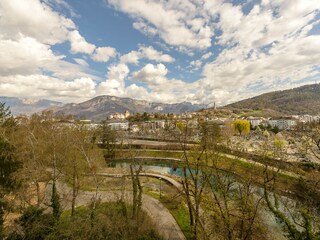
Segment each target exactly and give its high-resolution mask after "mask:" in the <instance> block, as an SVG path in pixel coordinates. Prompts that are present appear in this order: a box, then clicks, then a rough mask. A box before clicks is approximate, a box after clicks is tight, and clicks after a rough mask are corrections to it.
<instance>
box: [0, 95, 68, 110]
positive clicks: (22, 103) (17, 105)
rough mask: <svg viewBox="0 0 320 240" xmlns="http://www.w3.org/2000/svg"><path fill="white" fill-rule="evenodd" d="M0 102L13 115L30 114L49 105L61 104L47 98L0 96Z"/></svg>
mask: <svg viewBox="0 0 320 240" xmlns="http://www.w3.org/2000/svg"><path fill="white" fill-rule="evenodd" d="M0 102H1V103H5V104H6V106H8V107H10V111H11V113H12V114H13V115H20V114H32V113H37V112H41V111H43V110H45V109H48V108H50V107H56V106H62V105H63V104H62V103H61V102H57V101H51V100H47V99H32V98H16V97H4V96H0Z"/></svg>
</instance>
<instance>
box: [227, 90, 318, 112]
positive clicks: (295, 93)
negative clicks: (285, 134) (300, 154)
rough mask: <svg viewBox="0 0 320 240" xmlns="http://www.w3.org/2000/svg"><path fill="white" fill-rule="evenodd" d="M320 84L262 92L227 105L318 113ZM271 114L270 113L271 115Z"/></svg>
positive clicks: (240, 107)
mask: <svg viewBox="0 0 320 240" xmlns="http://www.w3.org/2000/svg"><path fill="white" fill-rule="evenodd" d="M319 106H320V84H312V85H306V86H302V87H298V88H294V89H290V90H284V91H277V92H271V93H266V94H262V95H260V96H257V97H253V98H250V99H246V100H243V101H240V102H236V103H233V104H230V105H228V106H226V108H227V109H234V110H240V111H241V110H243V109H251V111H252V110H259V111H261V110H262V111H265V109H270V110H274V111H276V112H280V113H282V114H288V115H296V114H313V115H315V114H318V113H319V112H320V109H319ZM269 116H270V115H269Z"/></svg>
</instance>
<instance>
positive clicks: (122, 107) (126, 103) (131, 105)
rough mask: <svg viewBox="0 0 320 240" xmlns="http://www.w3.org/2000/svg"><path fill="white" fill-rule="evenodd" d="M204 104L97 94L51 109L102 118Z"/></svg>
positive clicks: (186, 109)
mask: <svg viewBox="0 0 320 240" xmlns="http://www.w3.org/2000/svg"><path fill="white" fill-rule="evenodd" d="M205 107H207V106H206V105H198V104H192V103H190V102H182V103H174V104H166V103H155V102H148V101H144V100H135V99H132V98H120V97H115V96H107V95H103V96H98V97H95V98H93V99H91V100H88V101H85V102H82V103H78V104H76V103H69V104H65V105H64V106H61V107H53V108H51V110H53V112H54V113H55V114H56V115H73V116H75V117H77V118H85V119H93V120H103V119H105V118H106V117H107V116H108V115H110V114H112V113H116V112H119V113H124V112H125V111H129V112H130V113H143V112H148V113H152V112H154V113H155V112H158V113H176V114H179V113H184V112H192V111H197V110H199V109H201V108H205Z"/></svg>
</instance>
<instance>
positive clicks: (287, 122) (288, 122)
mask: <svg viewBox="0 0 320 240" xmlns="http://www.w3.org/2000/svg"><path fill="white" fill-rule="evenodd" d="M268 123H269V124H270V125H271V127H272V128H274V127H278V128H279V129H280V130H285V129H289V130H290V129H292V127H294V126H295V125H297V122H296V120H293V119H270V120H269V121H268Z"/></svg>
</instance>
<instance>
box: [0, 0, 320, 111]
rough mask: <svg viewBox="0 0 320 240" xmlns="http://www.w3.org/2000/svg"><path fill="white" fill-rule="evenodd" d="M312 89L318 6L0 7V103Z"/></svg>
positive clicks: (83, 1) (9, 3) (222, 98)
mask: <svg viewBox="0 0 320 240" xmlns="http://www.w3.org/2000/svg"><path fill="white" fill-rule="evenodd" d="M319 81H320V1H319V0H0V96H8V97H20V98H31V99H50V100H56V101H60V102H64V103H69V102H74V103H79V102H82V101H85V100H89V99H91V98H93V97H96V96H99V95H113V96H118V97H130V98H134V99H143V100H148V101H154V102H164V103H177V102H183V101H187V102H192V103H197V104H208V105H213V103H216V105H218V106H222V105H225V104H228V103H232V102H236V101H238V100H241V99H245V98H249V97H252V96H256V95H259V94H261V93H265V92H270V91H276V90H283V89H290V88H294V87H297V86H300V85H305V84H313V83H318V82H319Z"/></svg>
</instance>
